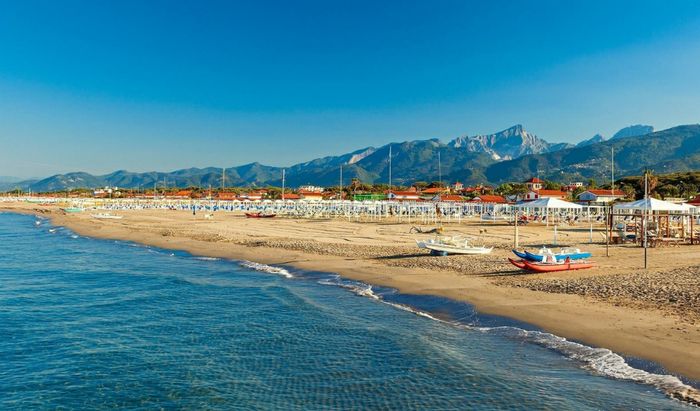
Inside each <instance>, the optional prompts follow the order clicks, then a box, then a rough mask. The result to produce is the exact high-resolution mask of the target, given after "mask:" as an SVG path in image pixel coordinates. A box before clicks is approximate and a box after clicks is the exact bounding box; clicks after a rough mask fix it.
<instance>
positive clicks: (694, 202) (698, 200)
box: [688, 194, 700, 206]
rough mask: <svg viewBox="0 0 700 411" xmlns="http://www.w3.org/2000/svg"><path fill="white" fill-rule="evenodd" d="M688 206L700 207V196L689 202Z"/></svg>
mask: <svg viewBox="0 0 700 411" xmlns="http://www.w3.org/2000/svg"><path fill="white" fill-rule="evenodd" d="M688 204H690V205H694V206H700V194H698V195H696V196H695V198H694V199H692V200H690V201H688Z"/></svg>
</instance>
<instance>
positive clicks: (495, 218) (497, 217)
mask: <svg viewBox="0 0 700 411" xmlns="http://www.w3.org/2000/svg"><path fill="white" fill-rule="evenodd" d="M481 221H513V217H511V216H507V215H493V214H489V213H486V214H482V215H481Z"/></svg>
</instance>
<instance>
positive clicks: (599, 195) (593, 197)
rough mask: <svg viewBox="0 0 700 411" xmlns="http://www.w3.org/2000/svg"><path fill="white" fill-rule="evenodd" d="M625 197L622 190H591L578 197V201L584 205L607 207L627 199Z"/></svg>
mask: <svg viewBox="0 0 700 411" xmlns="http://www.w3.org/2000/svg"><path fill="white" fill-rule="evenodd" d="M625 196H626V195H625V193H624V192H622V191H620V190H615V191H614V192H613V190H595V189H591V190H586V191H584V192H583V193H581V194H579V195H578V196H577V200H578V202H579V203H582V204H589V205H591V204H592V205H605V204H610V203H611V202H613V201H615V200H617V199H620V198H625Z"/></svg>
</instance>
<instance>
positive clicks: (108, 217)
mask: <svg viewBox="0 0 700 411" xmlns="http://www.w3.org/2000/svg"><path fill="white" fill-rule="evenodd" d="M90 217H92V218H97V219H100V220H121V219H122V218H124V216H120V215H113V214H110V213H98V214H90Z"/></svg>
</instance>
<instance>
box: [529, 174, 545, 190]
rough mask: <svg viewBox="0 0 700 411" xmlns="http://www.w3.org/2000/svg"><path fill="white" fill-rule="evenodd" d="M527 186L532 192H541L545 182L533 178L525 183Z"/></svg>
mask: <svg viewBox="0 0 700 411" xmlns="http://www.w3.org/2000/svg"><path fill="white" fill-rule="evenodd" d="M525 186H527V189H528V190H530V191H539V190H541V189H542V187H543V186H544V181H542V180H540V179H539V178H537V177H532V178H531V179H529V180H527V181H526V182H525Z"/></svg>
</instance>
